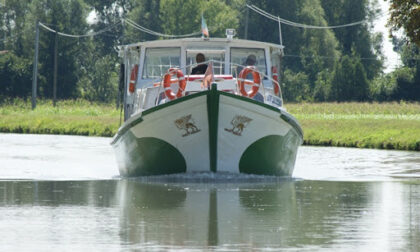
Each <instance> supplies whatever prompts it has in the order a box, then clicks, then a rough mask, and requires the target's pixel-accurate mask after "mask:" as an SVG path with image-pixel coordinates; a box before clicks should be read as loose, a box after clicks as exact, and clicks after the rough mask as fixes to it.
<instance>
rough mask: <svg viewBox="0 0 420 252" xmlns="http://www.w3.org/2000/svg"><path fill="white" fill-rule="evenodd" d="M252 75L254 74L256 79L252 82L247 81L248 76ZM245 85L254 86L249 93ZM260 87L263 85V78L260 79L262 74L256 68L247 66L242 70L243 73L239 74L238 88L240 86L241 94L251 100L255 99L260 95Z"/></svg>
mask: <svg viewBox="0 0 420 252" xmlns="http://www.w3.org/2000/svg"><path fill="white" fill-rule="evenodd" d="M250 73H252V77H253V79H254V80H253V81H252V82H250V81H247V80H246V76H247V75H248V74H250ZM245 84H251V85H252V87H251V90H249V91H248V92H247V91H246V90H245ZM260 85H261V77H260V74H259V73H258V72H257V71H256V68H255V67H254V66H247V67H246V68H244V69H242V71H241V72H240V73H239V78H238V86H239V91H240V92H241V94H242V95H243V96H246V97H249V98H252V97H254V96H255V95H256V94H257V93H258V90H259V89H260Z"/></svg>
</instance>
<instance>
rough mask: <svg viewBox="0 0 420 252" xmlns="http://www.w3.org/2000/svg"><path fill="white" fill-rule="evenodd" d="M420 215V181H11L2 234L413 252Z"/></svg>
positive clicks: (139, 244) (108, 242) (133, 245)
mask: <svg viewBox="0 0 420 252" xmlns="http://www.w3.org/2000/svg"><path fill="white" fill-rule="evenodd" d="M419 207H420V182H419V181H406V182H402V183H395V182H392V183H391V182H376V183H372V182H369V183H365V182H344V183H343V182H334V181H296V180H289V181H283V182H281V183H271V182H270V183H208V184H204V185H203V184H200V183H189V182H187V183H152V182H143V181H139V180H126V179H123V180H110V181H61V182H60V181H51V182H48V181H22V182H17V181H3V182H0V216H3V217H2V218H0V219H1V222H2V224H4V225H5V226H6V227H8V229H7V230H5V229H0V235H1V236H2V237H4V239H2V240H3V242H4V241H9V242H16V243H18V242H19V243H22V242H23V243H24V242H26V243H27V244H30V243H31V242H34V240H32V239H37V240H40V239H41V240H42V239H43V240H44V241H45V242H46V244H48V242H51V241H52V240H54V237H62V236H63V235H67V236H70V237H72V238H73V239H74V240H75V241H76V243H74V241H73V243H70V242H69V243H68V244H67V243H66V242H65V240H64V241H63V240H58V243H57V244H58V245H60V244H62V246H64V245H65V246H69V248H71V247H72V246H76V245H75V244H78V246H81V248H87V247H83V244H92V242H93V244H95V247H96V248H98V249H101V248H126V249H145V250H148V249H158V250H159V249H160V250H165V249H186V248H189V249H191V248H192V249H203V248H205V247H209V246H210V247H214V248H222V249H239V250H241V249H251V248H267V247H270V248H280V247H281V248H284V249H287V248H290V249H291V250H293V248H311V249H328V248H331V249H333V248H341V249H356V250H369V249H383V250H395V249H397V250H406V251H409V250H411V249H413V248H415V246H417V244H419V243H420V228H419V227H420V213H419V212H418V211H417V210H418V209H419ZM41 216H43V217H42V218H43V219H44V221H43V222H42V221H41V219H42V218H41ZM22 225H25V226H26V227H30V228H31V229H32V230H30V231H33V232H32V233H33V234H34V235H32V236H26V235H25V233H26V232H27V231H28V230H26V229H21V228H20V227H22ZM92 228H93V230H92ZM50 230H55V232H50ZM62 239H64V238H62ZM3 242H2V241H0V245H2V243H3ZM77 242H79V243H77ZM3 245H4V244H3ZM58 245H57V246H58ZM58 248H60V247H59V246H58ZM66 248H67V247H66ZM79 248H80V247H79Z"/></svg>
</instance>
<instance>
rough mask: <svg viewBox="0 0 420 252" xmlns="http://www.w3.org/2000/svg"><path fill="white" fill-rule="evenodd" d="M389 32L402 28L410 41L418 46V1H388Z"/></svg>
mask: <svg viewBox="0 0 420 252" xmlns="http://www.w3.org/2000/svg"><path fill="white" fill-rule="evenodd" d="M389 1H390V3H391V5H390V7H389V10H390V14H391V17H390V19H389V21H388V24H389V25H390V26H391V29H390V32H391V36H392V32H393V31H397V30H399V29H400V28H404V30H405V31H406V33H407V36H408V37H409V38H410V40H411V41H412V42H414V43H416V44H417V45H418V46H420V3H419V1H418V0H389Z"/></svg>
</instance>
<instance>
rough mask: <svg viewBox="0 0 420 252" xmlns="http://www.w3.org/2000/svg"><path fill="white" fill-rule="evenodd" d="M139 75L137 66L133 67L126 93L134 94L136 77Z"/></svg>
mask: <svg viewBox="0 0 420 252" xmlns="http://www.w3.org/2000/svg"><path fill="white" fill-rule="evenodd" d="M138 74H139V65H137V64H136V65H134V67H133V68H132V69H131V75H130V83H129V84H128V92H130V93H134V91H135V90H136V83H137V75H138Z"/></svg>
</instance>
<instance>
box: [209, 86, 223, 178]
mask: <svg viewBox="0 0 420 252" xmlns="http://www.w3.org/2000/svg"><path fill="white" fill-rule="evenodd" d="M219 97H220V92H219V91H217V85H216V84H212V85H211V90H210V92H209V93H208V95H207V114H208V121H209V145H210V146H209V147H210V170H211V171H212V172H217V134H218V127H219Z"/></svg>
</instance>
